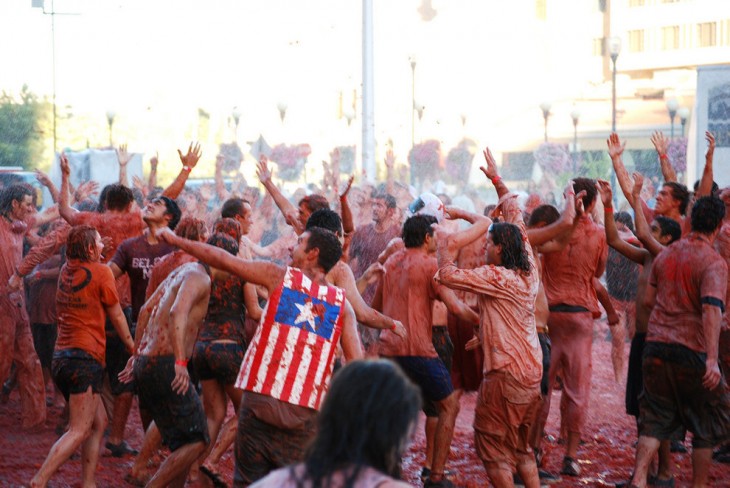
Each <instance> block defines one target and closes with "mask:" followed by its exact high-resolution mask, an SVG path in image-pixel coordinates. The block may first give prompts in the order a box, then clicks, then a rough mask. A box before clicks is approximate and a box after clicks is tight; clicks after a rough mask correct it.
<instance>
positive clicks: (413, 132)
mask: <svg viewBox="0 0 730 488" xmlns="http://www.w3.org/2000/svg"><path fill="white" fill-rule="evenodd" d="M415 144H416V61H415V60H414V59H411V147H413V146H414V145H415Z"/></svg>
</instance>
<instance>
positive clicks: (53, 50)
mask: <svg viewBox="0 0 730 488" xmlns="http://www.w3.org/2000/svg"><path fill="white" fill-rule="evenodd" d="M51 58H52V61H51V64H52V74H51V78H52V82H53V157H54V158H55V157H56V148H57V147H58V144H57V142H56V141H57V139H56V9H55V7H54V4H53V0H51Z"/></svg>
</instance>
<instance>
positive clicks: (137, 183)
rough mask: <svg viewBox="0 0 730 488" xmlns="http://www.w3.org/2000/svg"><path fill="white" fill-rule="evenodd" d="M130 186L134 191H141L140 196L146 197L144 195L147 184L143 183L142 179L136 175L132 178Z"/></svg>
mask: <svg viewBox="0 0 730 488" xmlns="http://www.w3.org/2000/svg"><path fill="white" fill-rule="evenodd" d="M132 185H134V187H135V188H136V189H138V190H139V191H141V192H142V194H143V195H145V196H146V193H147V184H146V183H145V182H144V180H143V179H142V178H140V177H139V176H137V175H134V176H132Z"/></svg>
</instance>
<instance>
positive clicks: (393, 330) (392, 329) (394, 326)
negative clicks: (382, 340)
mask: <svg viewBox="0 0 730 488" xmlns="http://www.w3.org/2000/svg"><path fill="white" fill-rule="evenodd" d="M397 326H398V324H396V323H395V320H394V321H393V325H391V326H390V330H391V331H392V332H395V328H396V327H397Z"/></svg>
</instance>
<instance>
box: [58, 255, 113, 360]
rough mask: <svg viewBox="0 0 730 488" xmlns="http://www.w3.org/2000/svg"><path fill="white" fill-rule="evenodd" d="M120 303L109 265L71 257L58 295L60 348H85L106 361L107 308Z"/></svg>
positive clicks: (64, 271)
mask: <svg viewBox="0 0 730 488" xmlns="http://www.w3.org/2000/svg"><path fill="white" fill-rule="evenodd" d="M118 302H119V298H118V297H117V291H116V288H115V286H114V275H113V274H112V270H111V269H110V268H109V266H107V265H105V264H101V263H88V262H81V261H78V260H75V259H74V260H70V261H69V262H67V263H66V264H65V265H64V266H63V268H61V276H59V278H58V293H57V294H56V310H57V313H58V339H57V340H56V350H57V351H61V350H63V349H71V348H76V349H82V350H84V351H86V352H88V353H89V354H90V355H91V356H92V357H93V358H94V359H96V360H97V361H99V362H100V363H102V364H104V360H105V346H106V333H105V331H104V323H105V322H106V310H105V308H106V307H108V306H111V305H114V304H116V303H118Z"/></svg>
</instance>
